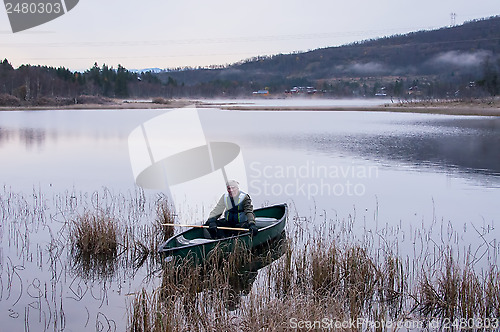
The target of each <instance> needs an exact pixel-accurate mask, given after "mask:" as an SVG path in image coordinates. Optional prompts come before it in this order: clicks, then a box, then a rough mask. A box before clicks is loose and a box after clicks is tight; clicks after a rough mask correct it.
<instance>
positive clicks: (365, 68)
mask: <svg viewBox="0 0 500 332" xmlns="http://www.w3.org/2000/svg"><path fill="white" fill-rule="evenodd" d="M346 69H347V70H348V71H352V72H355V73H357V74H382V73H385V72H387V71H388V68H387V67H386V66H385V65H383V64H381V63H379V62H367V63H355V64H352V65H349V66H348V67H347V68H346Z"/></svg>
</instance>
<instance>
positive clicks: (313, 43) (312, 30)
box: [0, 0, 500, 71]
mask: <svg viewBox="0 0 500 332" xmlns="http://www.w3.org/2000/svg"><path fill="white" fill-rule="evenodd" d="M6 1H7V0H6ZM498 1H499V0H475V1H470V0H420V1H402V0H379V1H367V0H349V1H346V0H341V1H340V0H311V1H305V0H298V1H297V0H287V1H282V0H272V1H271V0H268V1H262V0H254V1H239V0H232V1H227V0H212V1H207V0H204V1H198V0H181V1H170V0H142V1H128V0H120V1H118V0H80V1H79V3H78V5H77V6H76V7H75V8H74V9H73V10H71V11H69V12H67V13H66V14H65V15H63V16H61V17H59V18H57V19H55V20H53V21H50V22H48V23H45V24H43V25H40V26H38V27H35V28H32V29H29V30H26V31H23V32H18V33H12V30H11V27H10V23H9V19H8V16H7V13H6V11H5V9H2V8H0V59H4V58H7V59H8V60H9V62H10V63H11V64H12V65H13V66H14V67H18V66H20V65H22V64H32V65H47V66H53V67H60V66H64V67H66V68H69V69H71V70H76V71H84V70H86V69H88V68H90V67H92V66H93V64H94V63H96V62H97V63H98V65H99V66H101V65H102V64H106V65H108V66H110V67H111V66H112V67H114V68H117V67H118V64H120V65H122V66H124V67H125V68H127V69H143V68H175V67H184V66H192V67H197V66H209V65H225V64H231V63H235V62H238V61H241V60H244V59H248V58H252V57H255V56H260V55H274V54H282V53H283V54H286V53H291V52H302V51H308V50H313V49H317V48H323V47H329V46H339V45H344V44H348V43H351V42H356V41H362V40H366V39H371V38H378V37H384V36H390V35H394V34H404V33H408V32H412V31H417V30H429V29H437V28H441V27H445V26H450V25H451V23H452V19H451V13H455V14H456V16H455V24H462V23H463V22H465V21H470V20H473V19H479V18H485V17H490V16H495V15H499V14H500V6H499V2H498Z"/></svg>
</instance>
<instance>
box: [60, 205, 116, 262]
mask: <svg viewBox="0 0 500 332" xmlns="http://www.w3.org/2000/svg"><path fill="white" fill-rule="evenodd" d="M118 233H119V230H118V223H117V221H116V220H115V219H113V218H112V217H108V216H106V215H104V214H102V213H95V214H92V213H89V212H85V213H84V214H83V215H81V216H79V217H78V218H77V219H76V220H75V221H74V223H73V224H72V225H71V230H70V238H71V239H72V242H73V243H72V248H73V249H74V250H76V251H77V252H79V253H81V254H82V255H85V256H101V257H110V256H111V257H112V256H115V255H116V254H117V248H118V236H119V234H118Z"/></svg>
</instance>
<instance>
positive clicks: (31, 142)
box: [0, 128, 47, 148]
mask: <svg viewBox="0 0 500 332" xmlns="http://www.w3.org/2000/svg"><path fill="white" fill-rule="evenodd" d="M16 136H17V137H19V141H21V142H22V143H24V145H25V146H26V148H31V147H33V146H35V145H37V146H41V145H42V144H43V143H44V142H45V140H46V139H47V131H46V130H45V129H42V128H20V129H17V130H14V129H9V128H0V144H2V143H8V142H9V141H11V140H12V139H14V138H15V137H16Z"/></svg>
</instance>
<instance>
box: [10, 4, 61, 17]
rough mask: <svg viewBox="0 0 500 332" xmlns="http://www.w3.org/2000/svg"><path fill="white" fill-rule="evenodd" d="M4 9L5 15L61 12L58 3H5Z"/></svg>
mask: <svg viewBox="0 0 500 332" xmlns="http://www.w3.org/2000/svg"><path fill="white" fill-rule="evenodd" d="M5 9H6V10H7V14H60V13H62V11H63V8H62V5H61V3H60V2H54V3H50V2H48V3H38V2H23V3H16V4H13V3H11V2H6V3H5Z"/></svg>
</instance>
